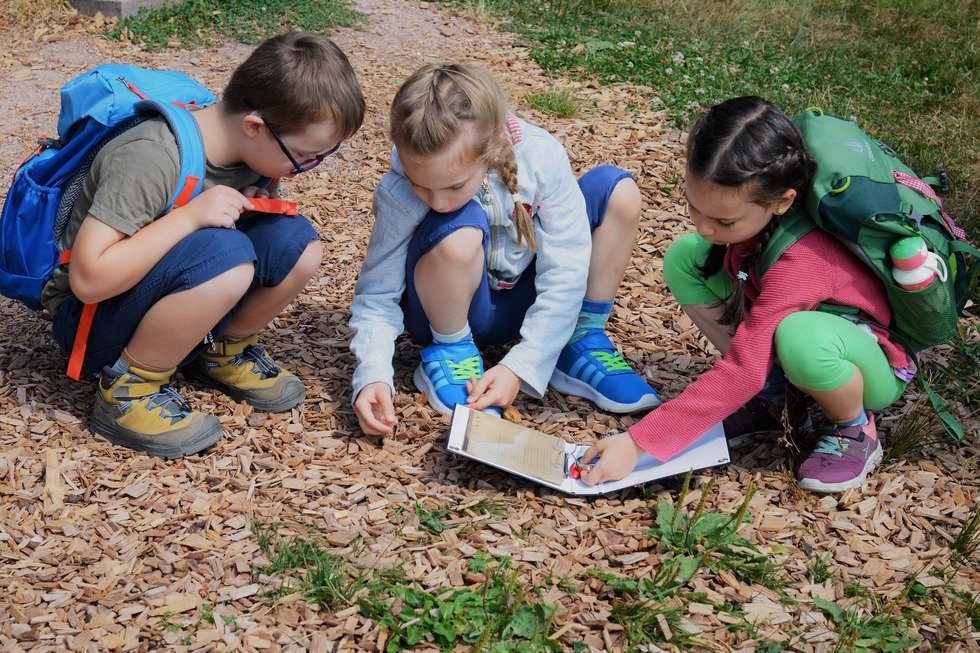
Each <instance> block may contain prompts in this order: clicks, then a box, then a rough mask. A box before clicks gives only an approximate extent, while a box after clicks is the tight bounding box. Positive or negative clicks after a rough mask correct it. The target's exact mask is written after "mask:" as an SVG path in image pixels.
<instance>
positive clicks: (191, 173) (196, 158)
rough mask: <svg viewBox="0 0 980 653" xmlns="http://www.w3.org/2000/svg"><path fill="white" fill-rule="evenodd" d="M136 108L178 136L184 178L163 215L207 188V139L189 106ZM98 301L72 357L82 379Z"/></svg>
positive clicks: (72, 373) (143, 104) (147, 103)
mask: <svg viewBox="0 0 980 653" xmlns="http://www.w3.org/2000/svg"><path fill="white" fill-rule="evenodd" d="M135 106H136V108H137V109H140V110H142V111H155V112H157V113H159V114H160V115H162V116H164V118H165V119H166V120H167V124H169V125H170V129H171V131H173V133H174V137H175V138H176V139H177V151H178V152H179V153H180V179H181V181H180V182H179V183H178V184H177V188H176V189H175V190H174V194H173V197H171V198H170V201H169V202H168V203H167V207H166V208H165V209H164V210H163V211H162V212H161V215H163V214H164V213H166V212H167V211H169V210H170V209H171V208H173V207H177V206H183V205H184V204H186V203H187V202H189V201H191V199H193V198H194V197H195V196H196V195H197V194H198V193H200V192H201V189H202V188H203V187H204V175H205V173H206V161H205V159H206V157H205V154H204V139H203V137H202V136H201V129H200V127H198V125H197V121H196V120H194V118H193V117H192V116H191V114H190V112H189V111H187V110H186V109H185V108H183V107H180V106H177V105H174V104H168V103H165V102H157V101H155V100H140V101H139V102H137V103H136V105H135ZM70 257H71V250H70V249H69V250H67V251H66V252H64V253H62V256H61V261H60V263H62V264H64V263H67V262H68V260H69V259H70ZM97 307H98V304H97V303H96V304H86V305H85V307H84V308H83V309H82V315H81V318H80V320H79V323H78V331H77V333H76V334H75V343H74V345H73V346H72V350H71V353H70V355H69V357H68V370H67V371H66V374H67V375H68V376H69V377H70V378H72V379H75V380H78V379H79V378H80V377H81V374H82V363H83V361H84V360H85V351H86V348H87V344H88V335H89V332H90V330H91V328H92V321H93V320H94V318H95V311H96V308H97Z"/></svg>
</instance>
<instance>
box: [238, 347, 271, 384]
mask: <svg viewBox="0 0 980 653" xmlns="http://www.w3.org/2000/svg"><path fill="white" fill-rule="evenodd" d="M232 362H233V363H234V364H235V365H243V364H245V363H252V365H254V366H255V367H256V370H255V371H256V372H260V373H262V374H264V375H265V377H266V378H268V377H271V376H279V372H280V371H281V370H280V369H279V368H278V367H276V364H275V363H273V362H272V359H271V358H269V356H268V355H266V353H265V347H264V346H262V345H249V346H248V347H246V348H245V349H243V350H242V353H240V354H238V355H237V356H235V359H234V360H233V361H232Z"/></svg>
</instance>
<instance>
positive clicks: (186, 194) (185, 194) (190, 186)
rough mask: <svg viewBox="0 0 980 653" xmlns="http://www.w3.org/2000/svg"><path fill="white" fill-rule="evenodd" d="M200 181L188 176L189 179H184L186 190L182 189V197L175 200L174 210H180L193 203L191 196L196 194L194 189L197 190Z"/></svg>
mask: <svg viewBox="0 0 980 653" xmlns="http://www.w3.org/2000/svg"><path fill="white" fill-rule="evenodd" d="M198 181H199V180H198V178H197V177H192V176H191V175H187V178H186V179H184V188H183V189H181V191H180V195H178V196H177V199H175V200H174V204H173V207H172V208H175V209H176V208H179V207H181V206H183V205H185V204H187V203H188V202H190V201H191V196H192V195H193V194H194V189H195V188H197V182H198Z"/></svg>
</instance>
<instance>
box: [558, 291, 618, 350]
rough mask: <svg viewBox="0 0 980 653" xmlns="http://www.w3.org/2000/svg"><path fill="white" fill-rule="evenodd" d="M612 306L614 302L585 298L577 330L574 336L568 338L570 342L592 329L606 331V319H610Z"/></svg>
mask: <svg viewBox="0 0 980 653" xmlns="http://www.w3.org/2000/svg"><path fill="white" fill-rule="evenodd" d="M612 307H613V303H612V302H594V301H592V300H591V299H585V300H583V301H582V310H581V311H579V314H578V323H577V324H576V325H575V330H574V331H573V332H572V337H571V338H569V339H568V342H575V341H576V340H578V339H579V338H581V337H582V336H584V335H585V334H586V333H588V332H589V330H590V329H599V330H600V331H604V330H605V328H606V321H607V320H609V314H610V313H611V312H612Z"/></svg>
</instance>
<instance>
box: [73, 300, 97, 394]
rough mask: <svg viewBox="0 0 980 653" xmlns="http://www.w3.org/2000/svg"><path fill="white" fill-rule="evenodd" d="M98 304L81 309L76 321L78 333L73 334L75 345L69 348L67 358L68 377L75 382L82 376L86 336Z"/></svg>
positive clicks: (86, 305)
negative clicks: (69, 353) (79, 317)
mask: <svg viewBox="0 0 980 653" xmlns="http://www.w3.org/2000/svg"><path fill="white" fill-rule="evenodd" d="M98 307H99V305H98V303H95V304H85V306H83V307H82V317H81V319H79V320H78V331H76V332H75V343H74V344H73V345H72V347H71V356H70V357H69V358H68V376H69V377H70V378H72V379H75V380H76V381H77V380H78V379H79V378H81V376H82V362H83V361H84V360H85V348H86V347H87V346H88V334H89V331H91V330H92V319H93V318H94V317H95V309H96V308H98Z"/></svg>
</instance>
